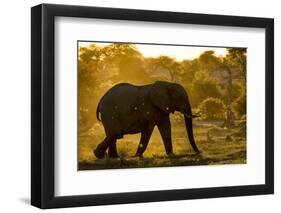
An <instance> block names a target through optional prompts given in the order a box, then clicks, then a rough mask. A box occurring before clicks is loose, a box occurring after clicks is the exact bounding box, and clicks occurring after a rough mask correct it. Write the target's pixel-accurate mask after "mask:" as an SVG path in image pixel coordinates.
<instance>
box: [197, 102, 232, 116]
mask: <svg viewBox="0 0 281 213" xmlns="http://www.w3.org/2000/svg"><path fill="white" fill-rule="evenodd" d="M198 109H199V111H200V113H201V118H202V119H225V118H226V114H225V110H226V106H225V105H224V103H223V101H222V100H221V99H219V98H210V97H209V98H206V99H205V100H204V101H203V102H201V103H200V105H199V107H198Z"/></svg>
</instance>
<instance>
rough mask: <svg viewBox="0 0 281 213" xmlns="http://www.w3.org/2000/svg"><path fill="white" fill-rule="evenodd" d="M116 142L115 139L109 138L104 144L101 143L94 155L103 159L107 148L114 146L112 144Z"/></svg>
mask: <svg viewBox="0 0 281 213" xmlns="http://www.w3.org/2000/svg"><path fill="white" fill-rule="evenodd" d="M113 141H114V142H115V141H116V138H115V137H112V136H107V137H106V138H105V139H104V140H103V142H101V143H100V144H99V145H98V146H97V148H96V149H95V150H94V154H95V156H96V157H97V158H103V157H104V154H105V151H106V150H107V148H108V147H109V146H110V145H111V144H112V142H113Z"/></svg>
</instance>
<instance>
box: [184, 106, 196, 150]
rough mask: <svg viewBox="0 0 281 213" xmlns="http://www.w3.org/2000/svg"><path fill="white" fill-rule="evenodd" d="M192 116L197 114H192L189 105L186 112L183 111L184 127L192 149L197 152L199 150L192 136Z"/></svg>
mask: <svg viewBox="0 0 281 213" xmlns="http://www.w3.org/2000/svg"><path fill="white" fill-rule="evenodd" d="M194 117H198V116H194V115H192V113H191V109H190V107H188V113H184V121H185V127H186V131H187V135H188V139H189V142H190V144H191V146H192V148H193V150H194V151H195V152H197V153H199V152H200V151H199V149H198V147H197V146H196V143H195V140H194V136H193V124H192V118H194Z"/></svg>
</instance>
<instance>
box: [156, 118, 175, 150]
mask: <svg viewBox="0 0 281 213" xmlns="http://www.w3.org/2000/svg"><path fill="white" fill-rule="evenodd" d="M157 127H158V129H159V132H160V134H161V137H162V139H163V142H164V146H165V151H166V153H167V155H171V154H173V145H172V136H171V122H170V118H169V115H166V116H165V117H164V118H163V119H161V121H160V122H159V123H158V124H157Z"/></svg>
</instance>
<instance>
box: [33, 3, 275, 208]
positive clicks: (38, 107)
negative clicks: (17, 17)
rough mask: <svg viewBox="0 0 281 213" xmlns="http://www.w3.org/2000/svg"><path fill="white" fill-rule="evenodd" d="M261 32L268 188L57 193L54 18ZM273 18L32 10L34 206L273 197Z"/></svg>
mask: <svg viewBox="0 0 281 213" xmlns="http://www.w3.org/2000/svg"><path fill="white" fill-rule="evenodd" d="M58 16H63V17H80V18H100V19H112V20H132V21H146V22H164V23H165V22H166V23H182V24H200V25H217V26H237V27H250V28H263V29H265V34H266V41H265V43H266V48H265V61H266V64H265V76H266V78H265V85H266V88H265V89H266V91H265V92H266V110H265V115H266V118H265V121H266V128H265V131H266V135H265V160H266V162H265V184H261V185H246V186H225V187H214V188H199V189H177V190H163V191H145V192H130V193H111V194H93V195H78V196H77V195H73V196H59V197H56V196H55V195H54V189H55V182H54V178H55V171H54V166H55V165H54V163H55V161H54V157H55V156H54V149H55V146H54V143H55V125H54V124H55V123H54V122H55V107H54V106H55V99H54V98H55V85H54V82H55V81H54V78H55V75H54V74H55V73H54V72H55V69H54V65H55V64H54V60H55V58H54V56H55V54H54V50H55V47H54V21H55V17H58ZM273 148H274V20H273V19H270V18H256V17H241V16H225V15H208V14H193V13H178V12H164V11H147V10H131V9H113V8H102V7H86V6H67V5H53V4H41V5H38V6H35V7H32V8H31V204H32V205H34V206H37V207H39V208H43V209H46V208H60V207H76V206H90V205H105V204H121V203H138V202H154V201H169V200H183V199H197V198H217V197H228V196H246V195H260V194H272V193H274V151H273Z"/></svg>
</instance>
